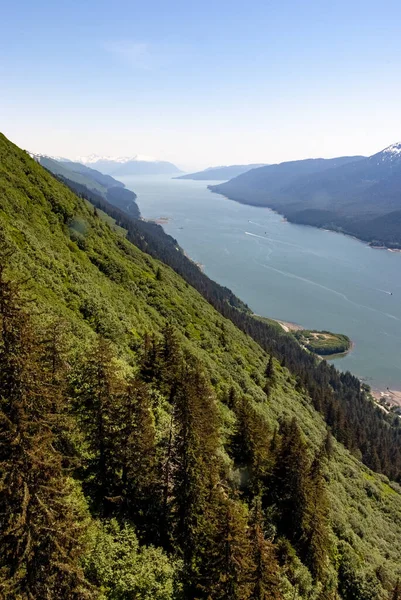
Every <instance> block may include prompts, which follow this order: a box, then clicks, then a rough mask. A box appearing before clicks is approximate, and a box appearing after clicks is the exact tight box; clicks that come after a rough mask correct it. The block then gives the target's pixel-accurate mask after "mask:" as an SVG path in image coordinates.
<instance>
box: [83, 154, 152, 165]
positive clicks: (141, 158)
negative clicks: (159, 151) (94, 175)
mask: <svg viewBox="0 0 401 600" xmlns="http://www.w3.org/2000/svg"><path fill="white" fill-rule="evenodd" d="M76 161H77V162H80V163H84V164H87V165H88V164H93V163H97V162H99V161H107V162H114V163H120V164H125V163H127V162H132V161H135V162H160V161H158V160H157V159H156V158H153V157H152V156H145V155H144V154H135V155H134V156H99V155H98V154H90V155H89V156H78V157H77V158H76Z"/></svg>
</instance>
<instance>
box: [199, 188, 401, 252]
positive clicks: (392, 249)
mask: <svg viewBox="0 0 401 600" xmlns="http://www.w3.org/2000/svg"><path fill="white" fill-rule="evenodd" d="M207 187H208V189H209V191H210V192H212V193H213V194H219V195H220V196H222V197H223V198H225V199H226V200H230V201H231V202H238V204H242V205H244V206H253V207H255V208H267V209H268V210H271V211H272V212H274V213H275V214H276V215H280V216H281V217H283V218H282V222H286V223H292V225H301V226H303V227H313V229H320V230H321V231H327V232H331V233H338V234H340V235H345V236H346V237H349V238H353V239H354V240H357V241H358V242H361V243H362V244H364V245H365V246H367V247H368V248H373V249H374V250H387V251H388V252H395V253H401V248H390V247H389V246H385V245H384V246H374V245H373V244H372V241H373V240H372V241H371V242H369V241H367V240H363V239H362V238H359V237H357V236H356V235H354V234H353V233H346V232H345V231H340V230H338V229H327V226H326V227H323V226H319V225H310V224H309V223H298V222H297V221H293V220H292V219H291V217H286V216H285V215H283V213H281V212H279V211H278V210H276V209H275V208H271V207H270V206H266V205H264V204H256V203H252V202H245V201H244V200H238V199H236V198H230V197H229V196H226V195H225V194H224V193H223V192H218V191H217V190H214V189H212V186H207Z"/></svg>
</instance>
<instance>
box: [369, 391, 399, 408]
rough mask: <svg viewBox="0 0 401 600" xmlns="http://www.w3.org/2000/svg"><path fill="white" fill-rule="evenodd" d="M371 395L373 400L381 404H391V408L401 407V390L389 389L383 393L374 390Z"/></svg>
mask: <svg viewBox="0 0 401 600" xmlns="http://www.w3.org/2000/svg"><path fill="white" fill-rule="evenodd" d="M371 393H372V396H373V398H374V399H375V400H376V402H377V403H379V404H381V403H382V402H383V403H386V404H389V405H390V406H399V407H401V390H390V389H389V388H387V389H386V390H385V391H383V390H377V389H372V390H371Z"/></svg>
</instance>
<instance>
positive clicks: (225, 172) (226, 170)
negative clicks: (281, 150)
mask: <svg viewBox="0 0 401 600" xmlns="http://www.w3.org/2000/svg"><path fill="white" fill-rule="evenodd" d="M263 166H265V165H263V164H253V165H230V166H227V167H209V168H208V169H205V170H204V171H197V172H196V173H188V174H186V175H181V176H180V177H176V179H195V180H198V181H212V180H216V181H221V180H228V179H232V178H233V177H238V175H242V173H246V172H247V171H250V170H251V169H257V168H258V167H263Z"/></svg>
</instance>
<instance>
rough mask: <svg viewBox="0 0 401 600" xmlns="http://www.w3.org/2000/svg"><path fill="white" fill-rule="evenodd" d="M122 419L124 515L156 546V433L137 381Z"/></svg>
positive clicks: (126, 395) (147, 393) (129, 388)
mask: <svg viewBox="0 0 401 600" xmlns="http://www.w3.org/2000/svg"><path fill="white" fill-rule="evenodd" d="M120 419H121V432H120V435H119V437H118V440H117V444H118V447H119V460H120V461H121V469H122V478H121V495H122V497H123V498H124V501H123V511H124V514H126V515H127V516H128V517H129V518H130V519H131V520H132V521H133V522H134V523H135V525H136V526H137V528H138V532H139V533H140V535H141V537H142V538H143V537H144V536H145V537H146V541H153V542H155V541H156V534H157V529H158V525H159V523H158V517H159V516H160V489H159V488H160V486H159V484H158V481H157V476H158V472H157V464H156V429H155V420H154V415H153V411H152V405H151V398H150V391H149V388H148V386H147V385H146V384H145V383H144V382H142V381H141V380H140V379H138V378H131V380H130V381H129V382H128V385H127V388H126V390H125V393H124V396H123V399H122V406H121V416H120ZM152 532H153V536H152Z"/></svg>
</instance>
